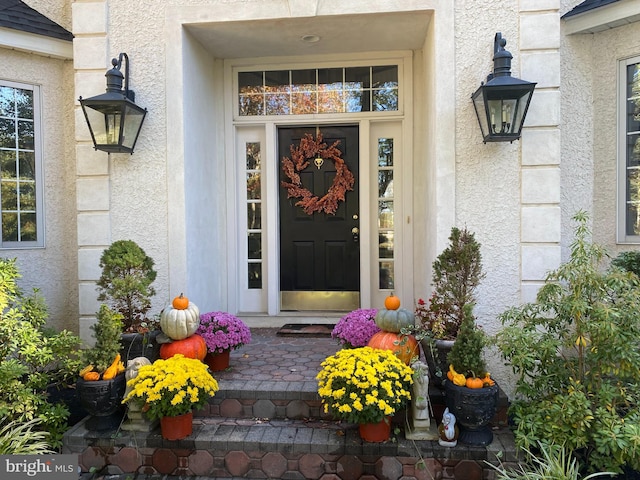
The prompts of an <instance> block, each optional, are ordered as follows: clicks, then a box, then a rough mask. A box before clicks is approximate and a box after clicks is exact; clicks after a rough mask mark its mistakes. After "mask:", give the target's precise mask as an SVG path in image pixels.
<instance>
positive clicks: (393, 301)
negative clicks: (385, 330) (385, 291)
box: [384, 293, 400, 310]
mask: <svg viewBox="0 0 640 480" xmlns="http://www.w3.org/2000/svg"><path fill="white" fill-rule="evenodd" d="M384 308H386V309H387V310H398V309H399V308H400V299H399V298H398V297H396V296H395V295H394V294H393V293H391V295H389V296H388V297H387V298H385V299H384Z"/></svg>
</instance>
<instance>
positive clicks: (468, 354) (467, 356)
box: [447, 304, 487, 378]
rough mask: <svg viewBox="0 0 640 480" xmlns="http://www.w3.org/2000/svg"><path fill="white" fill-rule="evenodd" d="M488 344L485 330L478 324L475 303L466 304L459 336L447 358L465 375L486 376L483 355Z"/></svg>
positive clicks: (455, 368)
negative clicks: (474, 312)
mask: <svg viewBox="0 0 640 480" xmlns="http://www.w3.org/2000/svg"><path fill="white" fill-rule="evenodd" d="M486 345H487V336H486V334H485V333H484V330H482V329H481V328H480V327H479V326H478V325H476V319H475V316H474V315H473V304H466V305H465V306H464V318H463V320H462V325H461V326H460V331H459V332H458V338H457V339H456V343H454V344H453V347H452V348H451V352H449V356H448V357H447V359H448V360H449V363H450V364H451V365H453V368H454V370H455V371H456V372H458V373H461V374H463V375H464V376H465V377H467V378H468V377H477V378H484V376H485V375H486V374H487V364H486V362H485V360H484V355H483V351H484V348H485V346H486Z"/></svg>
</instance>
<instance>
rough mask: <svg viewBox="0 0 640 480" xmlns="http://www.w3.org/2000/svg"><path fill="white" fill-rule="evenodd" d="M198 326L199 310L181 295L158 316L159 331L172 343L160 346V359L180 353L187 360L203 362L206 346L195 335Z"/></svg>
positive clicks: (202, 339) (200, 338) (202, 340)
mask: <svg viewBox="0 0 640 480" xmlns="http://www.w3.org/2000/svg"><path fill="white" fill-rule="evenodd" d="M199 325H200V310H199V309H198V307H197V306H196V305H195V304H194V303H191V302H190V301H189V299H188V298H187V297H185V296H184V295H183V294H182V293H181V294H180V295H179V296H177V297H176V298H174V299H173V301H172V302H171V305H169V306H167V307H166V308H165V309H164V310H163V311H162V313H161V314H160V329H161V330H162V332H163V333H164V334H165V335H166V336H167V337H169V338H170V339H171V340H172V341H171V342H170V343H163V344H162V345H161V346H160V358H162V359H165V360H166V359H167V358H170V357H173V356H174V355H176V354H178V353H181V354H182V355H184V356H185V357H187V358H195V359H198V360H200V361H202V360H204V357H205V356H206V354H207V344H206V343H205V341H204V338H202V337H201V336H200V335H198V334H197V333H196V330H198V326H199Z"/></svg>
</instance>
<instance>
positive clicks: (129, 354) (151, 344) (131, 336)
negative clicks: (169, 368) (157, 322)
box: [120, 330, 161, 366]
mask: <svg viewBox="0 0 640 480" xmlns="http://www.w3.org/2000/svg"><path fill="white" fill-rule="evenodd" d="M160 333H161V332H160V330H153V331H151V332H147V333H123V334H122V336H121V337H120V341H121V343H122V350H121V351H120V354H121V355H122V361H123V362H124V364H125V366H126V365H127V362H128V361H129V360H133V359H134V358H137V357H146V358H148V359H149V360H150V361H151V363H153V362H155V361H156V360H157V359H158V358H160V344H159V343H158V342H157V337H158V335H160Z"/></svg>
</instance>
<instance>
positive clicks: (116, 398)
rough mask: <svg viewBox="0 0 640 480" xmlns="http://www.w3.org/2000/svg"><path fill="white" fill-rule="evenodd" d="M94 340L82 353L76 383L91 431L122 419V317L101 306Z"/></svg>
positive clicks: (112, 426)
mask: <svg viewBox="0 0 640 480" xmlns="http://www.w3.org/2000/svg"><path fill="white" fill-rule="evenodd" d="M91 329H92V330H93V335H94V338H95V344H94V346H93V347H92V348H88V349H86V350H84V351H83V359H84V365H85V367H83V368H82V369H81V370H80V378H78V381H77V383H76V390H77V392H78V398H79V399H80V403H81V404H82V406H83V407H84V409H85V410H86V411H87V413H89V415H91V417H92V418H90V419H89V420H88V421H87V423H86V426H87V428H88V429H90V430H109V429H112V428H114V427H115V426H117V425H118V424H119V423H120V421H121V420H122V414H123V413H124V412H123V409H122V404H121V402H122V397H123V396H124V391H125V388H126V380H125V375H124V371H125V367H124V363H123V362H122V360H121V354H120V351H121V349H122V344H121V343H120V338H121V334H122V333H121V332H122V315H120V314H119V313H116V312H114V311H113V310H111V309H109V307H107V306H106V305H104V304H103V305H101V306H100V310H99V312H98V314H97V322H96V323H95V324H93V325H92V326H91Z"/></svg>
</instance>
